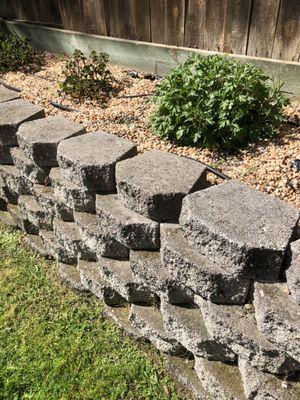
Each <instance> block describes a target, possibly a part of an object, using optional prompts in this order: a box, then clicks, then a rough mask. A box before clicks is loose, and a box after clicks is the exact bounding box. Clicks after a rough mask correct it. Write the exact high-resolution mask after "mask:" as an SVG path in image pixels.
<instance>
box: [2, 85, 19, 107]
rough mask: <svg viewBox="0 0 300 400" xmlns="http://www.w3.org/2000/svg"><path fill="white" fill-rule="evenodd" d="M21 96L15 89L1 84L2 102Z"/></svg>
mask: <svg viewBox="0 0 300 400" xmlns="http://www.w3.org/2000/svg"><path fill="white" fill-rule="evenodd" d="M19 98H20V93H17V92H15V91H14V90H9V89H7V88H6V87H4V86H0V103H4V102H6V101H12V100H16V99H19Z"/></svg>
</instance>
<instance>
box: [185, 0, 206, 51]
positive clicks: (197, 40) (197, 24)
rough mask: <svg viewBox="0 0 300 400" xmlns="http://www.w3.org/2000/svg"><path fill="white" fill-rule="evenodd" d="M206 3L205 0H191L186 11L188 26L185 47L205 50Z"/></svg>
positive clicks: (186, 26) (186, 25) (186, 27)
mask: <svg viewBox="0 0 300 400" xmlns="http://www.w3.org/2000/svg"><path fill="white" fill-rule="evenodd" d="M205 11H206V2H205V1H203V0H191V1H189V2H188V6H187V10H186V24H185V35H184V45H185V46H188V47H195V48H198V49H203V48H204V31H205V29H206V18H205Z"/></svg>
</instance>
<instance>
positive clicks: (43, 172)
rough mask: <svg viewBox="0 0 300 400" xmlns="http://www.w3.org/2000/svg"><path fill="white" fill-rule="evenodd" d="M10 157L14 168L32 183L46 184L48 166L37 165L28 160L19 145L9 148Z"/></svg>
mask: <svg viewBox="0 0 300 400" xmlns="http://www.w3.org/2000/svg"><path fill="white" fill-rule="evenodd" d="M11 157H12V160H13V164H14V165H15V166H16V168H17V169H18V170H19V171H20V173H21V174H23V175H24V176H25V177H26V178H27V179H28V180H30V181H31V182H32V183H40V184H43V185H44V184H46V183H47V178H48V176H49V173H50V168H47V167H46V168H43V167H39V166H38V165H37V164H35V163H34V162H33V161H31V160H30V158H28V157H27V156H26V155H25V154H24V151H23V150H22V149H21V148H20V147H15V148H12V149H11Z"/></svg>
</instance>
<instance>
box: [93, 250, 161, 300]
mask: <svg viewBox="0 0 300 400" xmlns="http://www.w3.org/2000/svg"><path fill="white" fill-rule="evenodd" d="M98 265H99V268H100V273H101V275H102V276H103V278H104V280H105V281H106V282H107V283H108V284H109V285H110V286H111V287H112V288H113V289H114V290H115V291H116V292H118V293H119V294H120V295H121V296H122V297H124V299H126V300H127V301H128V302H130V303H153V301H154V300H155V299H154V296H153V295H152V294H151V293H150V292H149V291H148V290H147V289H146V288H145V287H144V286H142V285H140V284H138V283H136V282H135V281H134V277H133V273H132V271H131V268H130V264H129V261H120V260H113V259H110V258H104V257H99V258H98Z"/></svg>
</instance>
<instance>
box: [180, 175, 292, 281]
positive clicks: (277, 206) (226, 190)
mask: <svg viewBox="0 0 300 400" xmlns="http://www.w3.org/2000/svg"><path fill="white" fill-rule="evenodd" d="M298 219H299V210H297V209H296V208H294V207H293V206H291V205H289V204H288V203H285V202H283V201H281V200H279V199H276V198H274V197H271V196H269V195H266V194H263V193H260V192H259V191H257V190H254V189H252V188H250V187H248V186H246V185H243V184H240V183H237V182H234V181H226V182H225V183H222V184H220V185H218V186H213V187H211V188H209V189H205V190H202V191H199V192H197V193H193V194H190V195H188V196H186V197H185V199H184V201H183V207H182V213H181V216H180V224H181V226H182V228H183V229H184V231H185V234H186V236H187V238H188V240H189V243H190V245H191V246H193V247H195V248H196V249H198V250H199V252H201V253H203V254H206V255H208V256H209V257H210V258H212V259H214V261H215V262H216V263H218V264H219V265H220V266H223V267H224V268H225V269H226V270H228V271H229V272H231V273H238V272H241V271H242V272H244V273H247V274H248V275H249V276H250V277H253V278H255V279H259V280H264V279H266V280H273V281H274V280H276V279H277V278H278V276H279V273H280V270H281V266H282V262H283V258H284V255H285V251H286V249H287V246H288V244H289V241H290V239H291V237H292V234H293V231H294V230H295V227H296V224H297V221H298Z"/></svg>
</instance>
